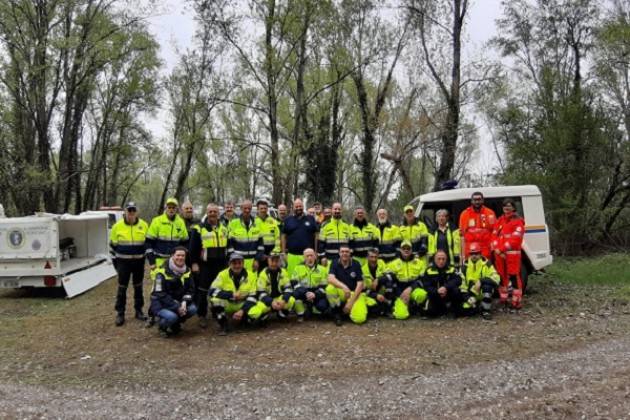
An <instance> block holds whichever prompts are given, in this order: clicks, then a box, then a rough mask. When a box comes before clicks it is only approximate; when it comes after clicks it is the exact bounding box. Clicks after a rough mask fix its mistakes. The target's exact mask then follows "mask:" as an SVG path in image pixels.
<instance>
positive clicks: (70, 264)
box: [0, 213, 116, 298]
mask: <svg viewBox="0 0 630 420" xmlns="http://www.w3.org/2000/svg"><path fill="white" fill-rule="evenodd" d="M107 222H108V217H107V215H105V214H81V215H78V216H74V215H70V214H64V215H55V214H48V213H38V214H36V215H34V216H27V217H9V218H0V287H1V288H23V287H44V288H52V287H63V288H64V289H65V291H66V294H67V296H68V297H69V298H71V297H74V296H76V295H78V294H80V293H83V292H85V291H86V290H89V289H91V288H93V287H95V286H97V285H98V284H100V283H102V282H103V281H105V280H107V279H109V278H111V277H113V276H115V275H116V270H115V269H114V266H113V264H112V261H111V259H110V257H109V245H108V241H109V238H108V233H107V232H108V229H107Z"/></svg>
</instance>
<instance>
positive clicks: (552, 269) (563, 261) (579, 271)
mask: <svg viewBox="0 0 630 420" xmlns="http://www.w3.org/2000/svg"><path fill="white" fill-rule="evenodd" d="M546 272H547V274H548V275H550V276H552V277H553V279H554V280H557V281H559V282H562V283H568V284H578V285H591V286H593V287H597V286H625V287H626V288H627V287H628V286H629V285H628V280H629V279H630V255H628V254H621V253H620V254H607V255H602V256H598V257H590V258H583V257H561V258H556V259H555V260H554V263H553V264H552V265H551V266H549V267H548V268H547V269H546Z"/></svg>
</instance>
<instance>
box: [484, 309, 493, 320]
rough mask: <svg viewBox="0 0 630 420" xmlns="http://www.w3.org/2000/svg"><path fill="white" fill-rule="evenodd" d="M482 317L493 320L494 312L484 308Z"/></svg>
mask: <svg viewBox="0 0 630 420" xmlns="http://www.w3.org/2000/svg"><path fill="white" fill-rule="evenodd" d="M481 317H482V318H483V319H485V320H486V321H490V320H492V312H490V311H487V310H485V309H484V310H482V311H481Z"/></svg>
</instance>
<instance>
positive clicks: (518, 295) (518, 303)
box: [512, 289, 523, 310]
mask: <svg viewBox="0 0 630 420" xmlns="http://www.w3.org/2000/svg"><path fill="white" fill-rule="evenodd" d="M522 296H523V291H522V290H521V289H514V291H513V292H512V309H516V310H518V309H521V308H522V307H523V303H522Z"/></svg>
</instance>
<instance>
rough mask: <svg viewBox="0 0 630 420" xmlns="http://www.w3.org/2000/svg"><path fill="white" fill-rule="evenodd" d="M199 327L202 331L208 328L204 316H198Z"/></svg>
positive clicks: (206, 319)
mask: <svg viewBox="0 0 630 420" xmlns="http://www.w3.org/2000/svg"><path fill="white" fill-rule="evenodd" d="M199 327H200V328H203V329H204V330H205V329H206V328H208V318H206V317H205V316H200V317H199Z"/></svg>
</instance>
